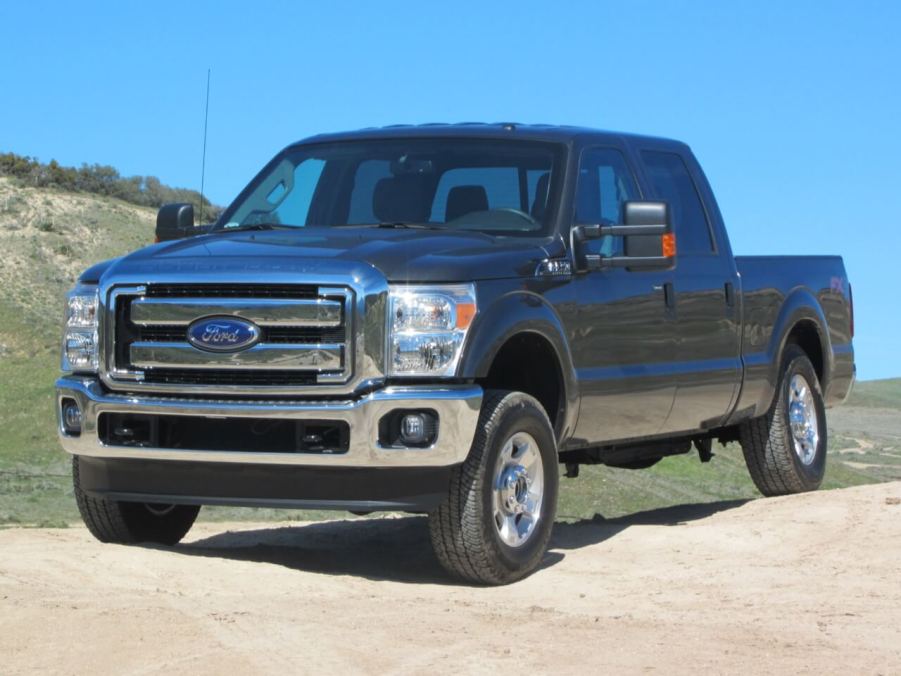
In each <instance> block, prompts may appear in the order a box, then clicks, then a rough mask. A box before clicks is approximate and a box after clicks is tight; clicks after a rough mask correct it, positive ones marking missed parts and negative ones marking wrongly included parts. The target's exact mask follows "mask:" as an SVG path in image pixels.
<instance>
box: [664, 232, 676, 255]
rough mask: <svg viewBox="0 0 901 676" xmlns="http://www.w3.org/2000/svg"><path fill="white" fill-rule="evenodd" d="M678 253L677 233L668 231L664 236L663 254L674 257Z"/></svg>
mask: <svg viewBox="0 0 901 676" xmlns="http://www.w3.org/2000/svg"><path fill="white" fill-rule="evenodd" d="M675 255H676V233H674V232H668V233H666V234H665V235H664V236H663V256H664V258H672V257H674V256H675Z"/></svg>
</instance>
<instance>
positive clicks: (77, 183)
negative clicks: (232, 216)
mask: <svg viewBox="0 0 901 676" xmlns="http://www.w3.org/2000/svg"><path fill="white" fill-rule="evenodd" d="M0 176H9V177H11V178H14V179H17V180H19V181H22V182H23V183H24V184H25V185H30V186H34V187H36V188H57V189H59V190H66V191H68V192H84V193H91V194H94V195H104V196H106V197H116V198H118V199H120V200H124V201H126V202H130V203H132V204H137V205H139V206H142V207H160V206H162V205H163V204H168V203H170V202H189V203H191V204H193V205H194V208H195V209H197V211H198V213H199V212H200V205H201V200H200V193H198V192H197V191H196V190H189V189H188V188H172V187H170V186H168V185H165V184H164V183H161V182H160V180H159V179H158V178H157V177H156V176H128V177H125V176H120V175H119V172H118V171H117V170H116V169H115V168H114V167H110V166H108V165H103V164H90V165H89V164H82V165H81V167H79V168H78V169H76V168H75V167H64V166H61V165H60V164H59V163H58V162H57V161H56V160H50V163H49V164H42V163H41V162H39V161H38V160H37V159H36V158H33V157H24V156H22V155H16V154H15V153H0ZM203 213H204V215H209V217H208V219H215V218H218V217H219V214H220V213H222V207H219V206H216V205H215V204H213V203H212V202H210V201H209V200H208V199H207V198H206V197H204V198H203Z"/></svg>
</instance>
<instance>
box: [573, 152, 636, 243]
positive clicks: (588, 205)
mask: <svg viewBox="0 0 901 676" xmlns="http://www.w3.org/2000/svg"><path fill="white" fill-rule="evenodd" d="M637 199H638V189H637V188H636V186H635V179H634V178H633V177H632V172H631V171H629V166H628V165H627V164H626V158H625V157H623V154H622V153H621V152H620V151H618V150H615V149H613V148H589V149H587V150H585V151H584V152H583V153H582V159H581V162H580V163H579V183H578V187H577V189H576V225H584V224H590V225H593V224H601V225H617V224H620V223H622V222H623V204H624V203H625V202H628V201H630V200H637ZM586 247H587V250H586V253H589V254H595V255H598V254H599V255H602V256H614V255H618V254H621V253H622V250H623V241H622V237H602V238H601V239H597V240H592V241H590V242H586Z"/></svg>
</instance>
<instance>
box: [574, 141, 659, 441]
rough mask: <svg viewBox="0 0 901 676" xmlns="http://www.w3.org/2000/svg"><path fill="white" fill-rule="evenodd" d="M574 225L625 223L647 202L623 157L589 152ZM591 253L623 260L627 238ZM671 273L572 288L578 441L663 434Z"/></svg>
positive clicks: (623, 275)
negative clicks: (626, 211) (630, 206)
mask: <svg viewBox="0 0 901 676" xmlns="http://www.w3.org/2000/svg"><path fill="white" fill-rule="evenodd" d="M578 181H579V182H578V188H577V192H576V195H577V199H576V206H575V224H577V225H579V224H585V223H587V224H593V223H601V224H607V225H614V224H618V223H622V222H623V221H622V216H623V203H624V202H626V201H630V200H640V199H641V195H640V193H639V190H638V188H637V183H636V181H635V178H634V173H633V172H632V171H631V170H630V168H629V165H628V163H627V161H626V159H625V157H624V155H623V153H621V152H620V151H619V150H617V149H615V148H587V149H585V150H584V151H583V152H582V157H581V160H580V167H579V178H578ZM589 246H590V247H591V250H590V251H589V253H594V254H598V253H600V254H603V255H608V256H609V255H615V254H621V253H622V248H623V242H622V238H619V237H608V238H603V239H600V240H595V241H592V242H590V244H589ZM672 282H673V272H672V271H671V270H642V271H639V270H634V271H633V270H628V269H622V268H620V269H610V270H597V271H594V272H588V273H585V274H581V275H578V276H576V277H575V278H574V279H573V282H572V283H571V284H569V285H567V286H568V287H569V289H568V292H569V293H571V294H572V303H571V305H570V306H569V307H570V308H572V309H571V310H570V311H569V312H568V313H567V314H566V316H565V317H564V322H565V324H566V328H567V332H568V334H569V341H570V345H571V347H572V356H573V362H574V364H575V367H576V370H577V372H578V376H579V385H580V389H581V396H582V407H581V412H580V415H579V421H578V424H577V427H576V433H575V438H576V439H578V440H579V441H580V442H587V443H589V444H593V443H601V442H609V441H615V440H619V439H629V438H635V437H642V436H649V435H653V434H656V433H657V432H659V431H660V430H661V429H662V428H663V427H664V424H665V422H666V420H667V417H668V416H669V413H670V409H671V408H672V405H673V399H674V396H675V389H676V385H675V380H674V378H673V375H672V367H671V363H670V362H671V361H672V359H673V352H674V348H675V342H676V341H675V324H674V316H673V315H672V312H671V310H670V309H668V307H667V302H666V299H667V293H668V291H669V289H668V288H667V287H668V285H671V284H672Z"/></svg>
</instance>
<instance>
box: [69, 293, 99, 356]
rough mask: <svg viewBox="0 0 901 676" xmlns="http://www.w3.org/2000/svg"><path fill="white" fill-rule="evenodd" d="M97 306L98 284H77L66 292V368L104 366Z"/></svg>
mask: <svg viewBox="0 0 901 676" xmlns="http://www.w3.org/2000/svg"><path fill="white" fill-rule="evenodd" d="M97 306H98V296H97V287H95V286H81V285H79V286H77V287H75V289H73V290H72V291H70V292H69V294H68V295H67V296H66V322H65V326H64V327H63V355H62V364H61V368H62V370H63V371H80V372H92V373H96V372H97V369H98V368H99V366H100V358H99V355H98V352H97V344H98V335H97Z"/></svg>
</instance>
